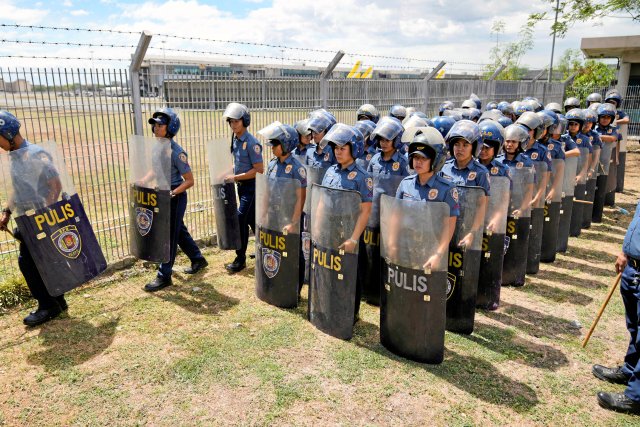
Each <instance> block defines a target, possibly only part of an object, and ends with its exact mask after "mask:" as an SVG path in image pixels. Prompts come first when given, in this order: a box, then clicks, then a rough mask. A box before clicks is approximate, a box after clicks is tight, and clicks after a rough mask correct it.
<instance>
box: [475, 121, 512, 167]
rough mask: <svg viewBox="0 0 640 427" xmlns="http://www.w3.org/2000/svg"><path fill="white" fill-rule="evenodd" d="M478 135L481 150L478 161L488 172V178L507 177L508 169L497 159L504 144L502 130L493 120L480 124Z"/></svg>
mask: <svg viewBox="0 0 640 427" xmlns="http://www.w3.org/2000/svg"><path fill="white" fill-rule="evenodd" d="M479 127H480V134H481V135H482V149H481V150H480V154H479V155H478V160H479V161H480V163H481V164H482V166H484V167H485V168H487V170H488V171H489V176H490V177H491V176H506V177H509V167H508V166H507V165H505V164H504V163H502V162H501V161H499V160H498V159H497V157H498V155H499V154H500V153H501V151H500V150H501V148H502V144H503V142H504V137H503V136H502V135H503V134H504V128H503V127H502V125H500V123H498V122H495V121H493V120H483V121H482V122H480V125H479Z"/></svg>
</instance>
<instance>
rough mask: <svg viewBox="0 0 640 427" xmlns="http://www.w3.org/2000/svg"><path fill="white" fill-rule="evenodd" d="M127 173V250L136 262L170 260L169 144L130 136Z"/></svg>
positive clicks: (154, 139) (166, 140)
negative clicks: (141, 260) (137, 260)
mask: <svg viewBox="0 0 640 427" xmlns="http://www.w3.org/2000/svg"><path fill="white" fill-rule="evenodd" d="M129 171H130V174H129V183H130V185H131V187H130V192H129V250H130V252H131V254H132V255H133V256H135V257H136V258H139V259H144V260H147V261H151V262H166V261H169V257H170V238H169V233H170V231H171V230H170V221H171V196H170V194H169V192H170V190H171V142H170V141H169V140H168V139H166V138H153V137H144V136H138V135H132V136H131V138H130V139H129Z"/></svg>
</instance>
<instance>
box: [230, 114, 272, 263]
mask: <svg viewBox="0 0 640 427" xmlns="http://www.w3.org/2000/svg"><path fill="white" fill-rule="evenodd" d="M222 117H223V118H224V119H225V120H226V121H227V123H228V124H229V127H230V128H231V131H232V132H233V138H232V140H231V152H232V153H233V175H229V176H228V177H227V181H233V182H235V183H236V185H237V187H238V197H239V198H240V206H238V219H239V220H240V243H241V247H240V249H238V250H236V258H235V259H234V260H233V262H232V263H230V264H226V265H225V268H226V269H227V270H228V271H229V272H231V273H237V272H239V271H242V270H243V269H244V268H245V267H246V261H247V255H246V254H247V244H248V242H249V227H251V229H252V230H254V232H255V218H256V211H255V191H256V180H255V178H256V174H257V173H262V172H263V170H264V163H263V159H262V145H260V143H259V142H258V140H257V139H256V138H255V137H254V136H253V135H251V133H249V131H248V130H247V128H248V127H249V125H250V124H251V114H250V113H249V109H248V108H247V107H246V106H244V105H242V104H238V103H236V102H232V103H231V104H229V105H228V106H227V108H226V110H225V111H224V113H223V115H222Z"/></svg>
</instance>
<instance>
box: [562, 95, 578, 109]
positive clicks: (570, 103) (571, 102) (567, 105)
mask: <svg viewBox="0 0 640 427" xmlns="http://www.w3.org/2000/svg"><path fill="white" fill-rule="evenodd" d="M563 106H564V110H565V111H567V112H568V111H570V110H572V109H574V108H580V100H579V99H578V98H576V97H573V96H572V97H571V98H567V99H566V100H565V101H564V104H563Z"/></svg>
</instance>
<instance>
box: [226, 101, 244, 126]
mask: <svg viewBox="0 0 640 427" xmlns="http://www.w3.org/2000/svg"><path fill="white" fill-rule="evenodd" d="M222 118H223V119H225V120H226V121H227V122H228V121H229V120H230V119H233V120H238V119H242V126H244V127H246V128H248V127H249V125H250V124H251V114H250V113H249V109H248V108H247V107H246V105H243V104H239V103H237V102H232V103H231V104H229V105H227V108H226V109H225V110H224V113H222Z"/></svg>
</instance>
